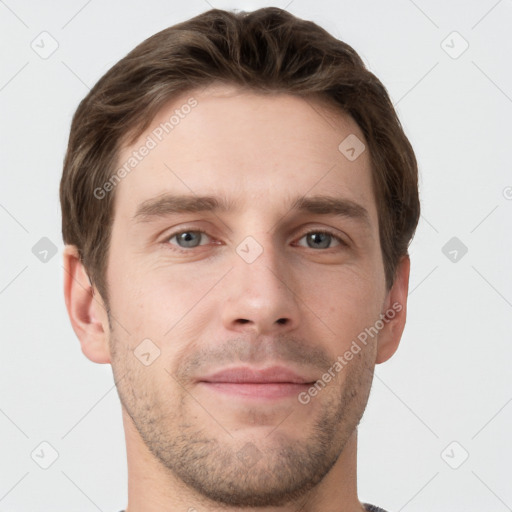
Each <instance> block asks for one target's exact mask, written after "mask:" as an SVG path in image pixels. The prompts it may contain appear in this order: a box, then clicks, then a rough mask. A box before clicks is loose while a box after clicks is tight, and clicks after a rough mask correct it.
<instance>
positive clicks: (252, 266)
mask: <svg viewBox="0 0 512 512" xmlns="http://www.w3.org/2000/svg"><path fill="white" fill-rule="evenodd" d="M285 258H286V256H285V255H284V254H279V253H278V251H274V250H273V249H272V248H271V247H270V245H269V244H265V247H263V252H262V253H261V254H260V255H259V256H258V257H257V258H256V260H255V261H252V262H251V263H249V262H248V261H246V260H244V258H243V257H241V256H239V254H237V253H236V252H235V253H234V254H233V267H234V268H233V269H232V270H231V272H230V273H229V276H228V280H227V283H226V284H225V285H224V286H225V287H226V288H224V293H223V295H224V297H225V301H224V302H223V306H222V307H223V310H222V323H223V325H224V327H225V328H226V329H228V330H231V331H236V332H247V331H251V333H253V334H255V335H268V334H274V335H277V334H283V333H285V332H288V331H292V330H294V329H296V328H297V326H298V325H299V318H300V307H299V306H300V299H299V297H298V296H297V295H296V293H295V292H294V288H295V287H296V286H295V285H296V283H295V282H294V276H293V271H292V269H291V267H290V265H289V262H288V263H287V261H286V259H285Z"/></svg>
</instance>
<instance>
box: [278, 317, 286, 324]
mask: <svg viewBox="0 0 512 512" xmlns="http://www.w3.org/2000/svg"><path fill="white" fill-rule="evenodd" d="M287 321H288V319H287V318H280V319H279V320H278V321H277V323H278V324H285V323H286V322H287Z"/></svg>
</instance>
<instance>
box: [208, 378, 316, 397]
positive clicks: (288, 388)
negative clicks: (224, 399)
mask: <svg viewBox="0 0 512 512" xmlns="http://www.w3.org/2000/svg"><path fill="white" fill-rule="evenodd" d="M200 384H203V385H204V386H207V388H208V389H210V390H212V391H215V392H217V393H223V394H226V395H232V396H233V395H236V396H239V397H243V398H265V399H272V398H289V397H296V396H297V395H298V394H299V393H302V392H303V391H306V390H307V389H308V388H309V387H311V386H312V384H295V383H292V382H271V383H268V384H262V383H243V384H240V383H234V382H201V383H200Z"/></svg>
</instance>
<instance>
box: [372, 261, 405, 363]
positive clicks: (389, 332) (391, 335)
mask: <svg viewBox="0 0 512 512" xmlns="http://www.w3.org/2000/svg"><path fill="white" fill-rule="evenodd" d="M410 268H411V261H410V258H409V255H408V254H406V255H405V256H403V257H402V259H401V260H400V263H399V264H398V267H397V270H396V276H395V281H394V283H393V285H392V286H391V289H390V290H389V292H388V294H387V297H386V300H385V305H384V310H383V311H382V314H383V315H386V318H385V319H384V320H383V322H384V327H383V328H382V330H381V331H380V333H379V339H378V346H377V358H376V360H375V364H380V363H384V362H385V361H387V360H388V359H389V358H390V357H391V356H392V355H393V354H394V353H395V352H396V350H397V349H398V345H399V344H400V339H401V338H402V333H403V330H404V328H405V321H406V317H407V295H408V293H409V274H410Z"/></svg>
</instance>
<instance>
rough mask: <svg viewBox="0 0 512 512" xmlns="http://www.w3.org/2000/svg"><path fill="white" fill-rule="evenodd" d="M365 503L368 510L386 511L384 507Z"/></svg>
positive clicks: (374, 511)
mask: <svg viewBox="0 0 512 512" xmlns="http://www.w3.org/2000/svg"><path fill="white" fill-rule="evenodd" d="M363 505H364V508H365V509H366V511H367V512H386V511H385V510H384V509H383V508H380V507H376V506H375V505H370V504H369V503H363Z"/></svg>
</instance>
